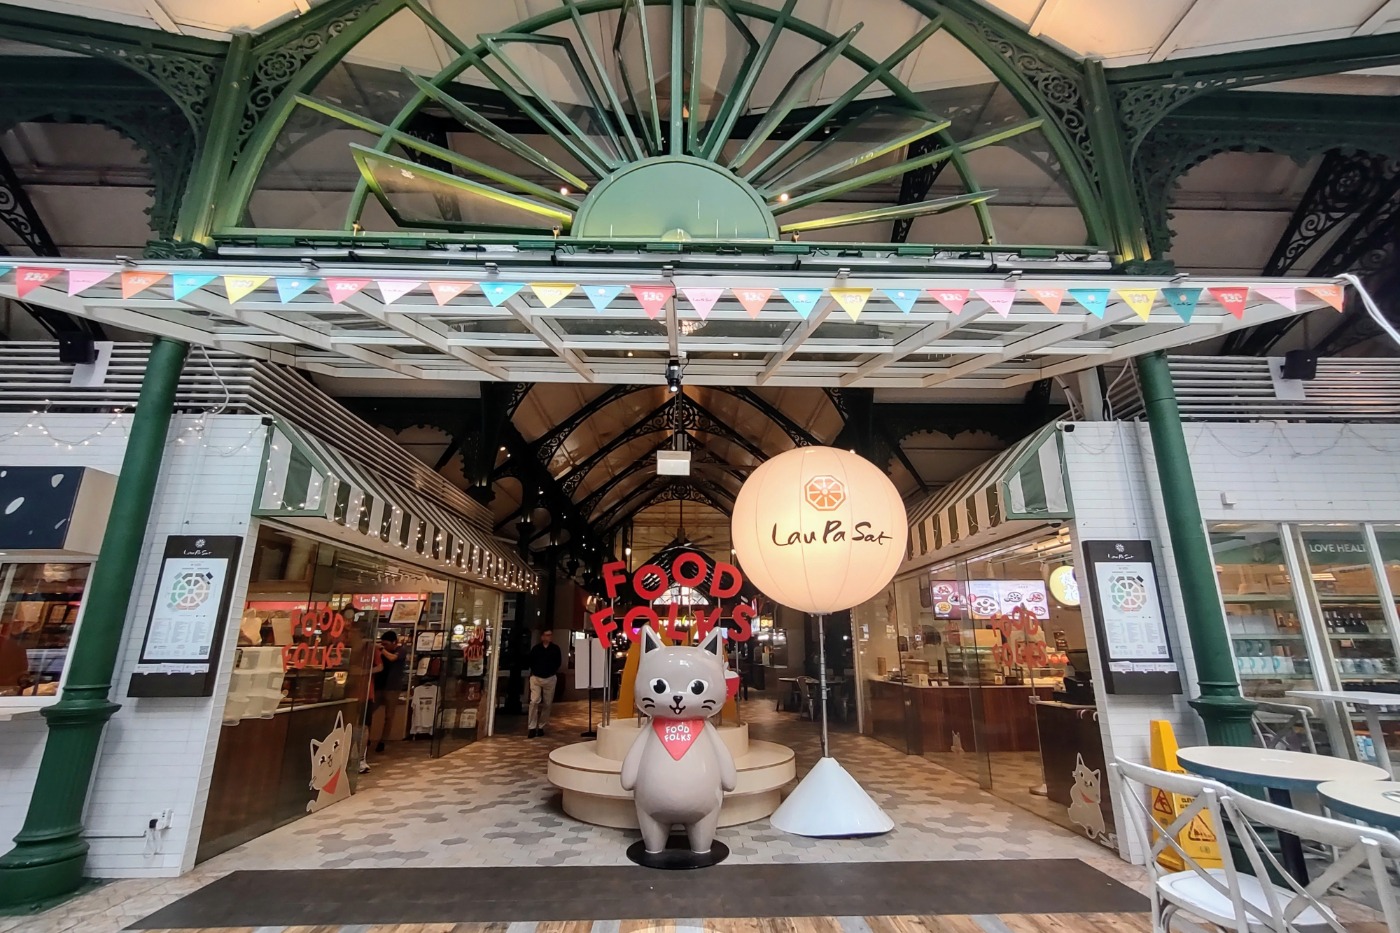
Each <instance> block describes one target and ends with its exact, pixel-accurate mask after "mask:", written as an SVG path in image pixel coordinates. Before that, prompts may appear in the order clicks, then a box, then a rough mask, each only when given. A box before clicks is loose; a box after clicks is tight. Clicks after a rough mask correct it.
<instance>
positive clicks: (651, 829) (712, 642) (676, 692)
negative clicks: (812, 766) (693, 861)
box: [622, 626, 739, 855]
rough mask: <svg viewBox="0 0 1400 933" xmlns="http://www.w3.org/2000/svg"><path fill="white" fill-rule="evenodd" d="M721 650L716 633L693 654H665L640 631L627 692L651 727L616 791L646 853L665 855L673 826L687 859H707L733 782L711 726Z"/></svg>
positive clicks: (720, 682) (719, 700) (676, 650)
mask: <svg viewBox="0 0 1400 933" xmlns="http://www.w3.org/2000/svg"><path fill="white" fill-rule="evenodd" d="M722 650H723V649H722V647H721V641H720V630H719V629H718V628H716V629H714V630H713V631H711V632H710V633H709V634H708V635H707V636H705V639H704V640H703V641H702V642H701V643H700V645H699V647H696V648H687V647H668V646H667V645H665V644H663V643H662V641H661V637H660V636H659V635H657V634H656V632H655V631H654V630H653V629H652V628H651V627H650V626H647V627H644V628H643V629H642V659H641V663H640V665H638V667H637V683H636V689H635V691H634V693H635V695H636V698H637V700H636V703H637V712H639V713H641V714H642V715H643V716H647V717H650V721H649V722H648V723H647V725H646V727H645V728H643V729H642V732H641V734H640V735H638V736H637V739H636V741H635V742H633V743H632V747H631V748H630V749H629V750H628V752H627V757H626V758H625V759H624V760H623V762H622V787H623V789H624V790H630V791H633V797H634V798H635V799H636V803H637V822H638V823H639V824H640V825H641V828H642V842H643V843H644V844H645V846H646V850H647V852H648V853H649V854H652V855H656V854H659V853H660V852H662V851H663V850H665V848H666V839H667V837H668V836H670V834H671V827H672V826H673V825H675V824H677V823H680V824H681V825H683V826H684V827H685V832H686V835H687V837H689V840H690V848H691V851H692V852H697V853H700V854H702V855H703V854H706V853H708V852H709V851H710V846H711V844H712V843H713V842H714V838H715V828H716V827H717V826H718V825H719V809H720V804H722V803H723V802H724V792H725V791H732V790H733V789H734V787H735V785H736V784H737V783H738V780H739V773H738V771H737V770H736V769H735V767H734V756H733V755H731V754H730V753H729V749H728V747H726V746H725V744H724V742H723V741H722V740H721V739H720V737H719V733H718V732H717V731H716V730H715V727H714V725H712V724H711V723H710V717H711V716H714V715H716V714H717V713H719V711H720V710H721V709H722V708H723V707H724V701H725V684H724V661H723V660H722V659H721V656H720V652H721V651H722Z"/></svg>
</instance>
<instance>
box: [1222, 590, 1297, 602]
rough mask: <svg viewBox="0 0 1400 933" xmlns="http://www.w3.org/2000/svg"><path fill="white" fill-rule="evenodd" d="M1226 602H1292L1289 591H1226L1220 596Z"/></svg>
mask: <svg viewBox="0 0 1400 933" xmlns="http://www.w3.org/2000/svg"><path fill="white" fill-rule="evenodd" d="M1222 601H1223V602H1226V603H1287V604H1289V605H1291V604H1292V603H1293V596H1292V594H1291V593H1235V594H1233V595H1231V594H1229V593H1226V594H1224V595H1223V597H1222Z"/></svg>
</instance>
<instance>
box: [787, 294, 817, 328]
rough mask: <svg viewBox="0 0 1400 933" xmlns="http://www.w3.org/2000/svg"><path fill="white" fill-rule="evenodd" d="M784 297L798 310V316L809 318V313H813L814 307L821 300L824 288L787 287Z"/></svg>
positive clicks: (804, 318)
mask: <svg viewBox="0 0 1400 933" xmlns="http://www.w3.org/2000/svg"><path fill="white" fill-rule="evenodd" d="M782 294H783V297H784V298H786V299H787V303H788V304H790V305H792V307H793V309H794V310H796V311H797V316H798V317H800V318H802V320H804V321H805V320H807V315H809V314H811V313H812V309H813V308H815V307H816V306H817V302H818V301H821V297H822V290H821V289H820V288H785V289H783V292H782Z"/></svg>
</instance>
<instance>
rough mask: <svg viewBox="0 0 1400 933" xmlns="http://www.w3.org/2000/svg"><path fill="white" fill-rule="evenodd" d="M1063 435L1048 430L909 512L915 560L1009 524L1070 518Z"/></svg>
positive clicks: (1048, 427)
mask: <svg viewBox="0 0 1400 933" xmlns="http://www.w3.org/2000/svg"><path fill="white" fill-rule="evenodd" d="M1062 464H1063V461H1062V459H1061V456H1060V432H1059V429H1058V428H1056V426H1055V425H1053V424H1048V425H1046V426H1045V427H1043V428H1041V429H1040V430H1038V431H1036V432H1035V433H1034V434H1031V435H1030V436H1029V437H1026V438H1025V439H1023V440H1020V441H1018V442H1016V443H1015V444H1012V445H1011V446H1010V447H1008V448H1006V449H1005V450H1003V451H1002V452H1001V453H999V454H997V455H996V456H995V457H993V458H992V459H990V460H988V461H987V462H986V463H984V464H982V465H981V466H979V467H977V468H976V469H975V470H972V471H971V472H968V473H965V474H964V475H962V476H961V477H959V478H958V479H956V480H954V481H953V482H952V483H950V484H948V485H947V486H946V487H944V488H943V489H941V490H939V491H938V492H936V493H934V494H933V495H931V496H929V497H928V498H927V499H925V500H924V501H923V502H922V503H921V504H919V505H918V506H916V507H915V508H913V509H910V511H909V554H908V558H909V559H910V560H914V559H917V558H920V557H924V556H927V555H929V554H932V553H934V552H935V551H941V550H943V549H944V548H946V547H949V546H952V545H954V544H958V543H960V542H965V541H966V540H967V539H969V538H971V537H973V536H974V535H977V534H980V533H984V532H987V531H989V530H990V529H993V528H996V527H998V526H1000V525H1002V524H1004V523H1005V522H1008V521H1026V520H1030V521H1035V520H1040V521H1049V520H1054V519H1066V518H1070V517H1072V515H1073V513H1072V512H1071V510H1070V502H1069V491H1068V487H1067V485H1066V483H1065V475H1064V467H1063V465H1062Z"/></svg>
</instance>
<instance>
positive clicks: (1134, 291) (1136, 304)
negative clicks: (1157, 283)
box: [1118, 288, 1161, 321]
mask: <svg viewBox="0 0 1400 933" xmlns="http://www.w3.org/2000/svg"><path fill="white" fill-rule="evenodd" d="M1159 292H1161V289H1159V288H1120V289H1118V297H1119V298H1122V299H1123V301H1124V303H1125V304H1127V306H1128V307H1130V308H1132V309H1133V313H1134V314H1136V315H1137V316H1138V317H1140V318H1142V319H1143V320H1144V321H1145V320H1147V317H1148V315H1150V314H1151V313H1152V306H1153V305H1154V304H1156V303H1157V295H1158V293H1159Z"/></svg>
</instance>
